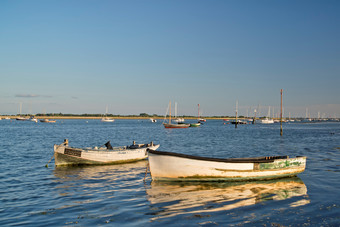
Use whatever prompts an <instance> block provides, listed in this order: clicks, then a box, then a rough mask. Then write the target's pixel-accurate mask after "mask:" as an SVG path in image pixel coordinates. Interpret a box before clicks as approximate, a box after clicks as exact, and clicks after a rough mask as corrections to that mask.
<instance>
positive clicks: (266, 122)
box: [259, 107, 274, 124]
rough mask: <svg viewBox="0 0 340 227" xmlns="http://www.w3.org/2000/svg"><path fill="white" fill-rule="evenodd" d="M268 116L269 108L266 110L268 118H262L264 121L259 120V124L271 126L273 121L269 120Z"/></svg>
mask: <svg viewBox="0 0 340 227" xmlns="http://www.w3.org/2000/svg"><path fill="white" fill-rule="evenodd" d="M269 116H270V107H269V108H268V117H266V118H264V119H260V120H259V123H261V124H273V123H274V120H273V119H271V118H269Z"/></svg>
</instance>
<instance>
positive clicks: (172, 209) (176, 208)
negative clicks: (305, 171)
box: [147, 177, 309, 219]
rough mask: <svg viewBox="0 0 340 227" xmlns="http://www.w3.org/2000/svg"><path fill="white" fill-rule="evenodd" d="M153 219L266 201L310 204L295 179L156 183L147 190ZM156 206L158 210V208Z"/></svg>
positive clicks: (298, 179)
mask: <svg viewBox="0 0 340 227" xmlns="http://www.w3.org/2000/svg"><path fill="white" fill-rule="evenodd" d="M147 194H148V199H149V201H150V203H151V204H152V206H153V208H154V210H158V211H159V212H157V216H158V217H156V218H155V219H158V218H162V217H170V216H176V215H180V214H190V213H191V214H195V213H208V212H217V211H223V210H232V209H235V208H240V207H245V206H250V205H254V204H256V203H262V202H265V201H268V200H285V199H289V198H292V197H301V198H297V199H298V200H296V199H295V200H294V201H293V202H292V203H291V204H290V206H291V207H297V206H302V205H305V204H308V203H309V199H308V197H307V187H306V185H305V184H304V183H303V181H302V180H301V179H300V178H298V177H293V178H284V179H280V180H271V181H253V182H228V183H227V182H225V183H218V182H215V183H198V182H185V183H184V182H157V181H156V182H155V181H153V182H152V183H151V188H150V189H147ZM157 207H158V208H159V209H157Z"/></svg>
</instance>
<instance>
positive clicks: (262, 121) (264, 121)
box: [259, 117, 274, 124]
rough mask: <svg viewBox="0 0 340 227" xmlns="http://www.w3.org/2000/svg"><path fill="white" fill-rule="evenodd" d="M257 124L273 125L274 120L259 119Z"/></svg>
mask: <svg viewBox="0 0 340 227" xmlns="http://www.w3.org/2000/svg"><path fill="white" fill-rule="evenodd" d="M259 122H260V123H261V124H273V123H274V120H273V119H270V118H268V117H266V118H265V119H260V120H259Z"/></svg>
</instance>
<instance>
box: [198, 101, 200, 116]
mask: <svg viewBox="0 0 340 227" xmlns="http://www.w3.org/2000/svg"><path fill="white" fill-rule="evenodd" d="M198 119H200V104H198Z"/></svg>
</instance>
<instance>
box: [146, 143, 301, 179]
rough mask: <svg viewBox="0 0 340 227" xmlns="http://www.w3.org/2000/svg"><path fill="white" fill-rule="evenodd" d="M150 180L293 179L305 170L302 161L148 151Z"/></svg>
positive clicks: (284, 157)
mask: <svg viewBox="0 0 340 227" xmlns="http://www.w3.org/2000/svg"><path fill="white" fill-rule="evenodd" d="M148 152H149V165H150V172H151V177H152V180H156V181H158V180H159V181H249V180H270V179H276V178H283V177H293V176H296V175H297V174H299V173H302V172H303V171H304V170H305V167H306V157H305V156H297V157H295V158H289V157H288V156H270V157H257V158H230V159H221V158H206V157H199V156H192V155H185V154H179V153H173V152H164V151H155V150H152V149H149V151H148Z"/></svg>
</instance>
